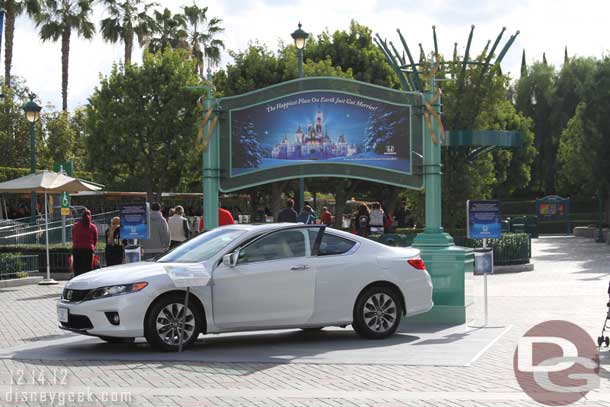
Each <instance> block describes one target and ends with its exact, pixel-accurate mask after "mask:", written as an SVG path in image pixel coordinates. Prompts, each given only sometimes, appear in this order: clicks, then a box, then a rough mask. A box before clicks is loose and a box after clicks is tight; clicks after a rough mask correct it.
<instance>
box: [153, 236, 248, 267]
mask: <svg viewBox="0 0 610 407" xmlns="http://www.w3.org/2000/svg"><path fill="white" fill-rule="evenodd" d="M243 233H244V231H243V230H238V229H230V228H229V229H225V228H218V229H214V230H211V231H209V232H205V233H204V234H202V235H199V236H197V237H196V238H194V239H192V240H189V241H188V242H186V243H184V244H182V245H180V246H178V247H176V248H175V249H174V250H172V251H171V252H169V253H168V254H166V255H165V256H163V257H161V258H160V259H159V260H158V261H159V262H161V263H198V262H202V261H206V260H208V259H209V258H210V257H212V256H214V255H215V254H216V253H218V252H219V251H220V250H222V249H223V248H225V247H227V246H228V245H229V244H230V243H231V242H233V241H235V240H236V239H237V238H239V236H241V235H242V234H243Z"/></svg>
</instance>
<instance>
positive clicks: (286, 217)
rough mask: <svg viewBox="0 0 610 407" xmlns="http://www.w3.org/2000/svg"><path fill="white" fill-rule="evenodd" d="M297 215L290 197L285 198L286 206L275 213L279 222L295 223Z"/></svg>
mask: <svg viewBox="0 0 610 407" xmlns="http://www.w3.org/2000/svg"><path fill="white" fill-rule="evenodd" d="M297 215H298V214H297V211H295V210H294V201H293V200H292V199H288V200H286V207H285V208H284V209H282V210H281V211H280V213H279V214H278V215H277V221H278V222H280V223H283V222H289V223H296V221H297Z"/></svg>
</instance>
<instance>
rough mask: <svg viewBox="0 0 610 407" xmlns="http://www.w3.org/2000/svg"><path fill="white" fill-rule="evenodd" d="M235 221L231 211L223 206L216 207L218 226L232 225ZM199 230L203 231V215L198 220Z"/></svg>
mask: <svg viewBox="0 0 610 407" xmlns="http://www.w3.org/2000/svg"><path fill="white" fill-rule="evenodd" d="M234 223H235V220H234V219H233V215H231V212H229V211H228V210H226V209H225V208H218V226H225V225H232V224H234ZM199 231H200V232H203V216H202V217H201V220H200V221H199Z"/></svg>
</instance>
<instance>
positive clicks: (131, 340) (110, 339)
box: [98, 336, 136, 343]
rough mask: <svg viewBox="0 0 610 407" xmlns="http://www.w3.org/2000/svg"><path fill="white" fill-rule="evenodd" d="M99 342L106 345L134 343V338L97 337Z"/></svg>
mask: <svg viewBox="0 0 610 407" xmlns="http://www.w3.org/2000/svg"><path fill="white" fill-rule="evenodd" d="M98 338H100V339H101V340H103V341H104V342H108V343H134V342H135V340H136V338H117V337H116V336H98Z"/></svg>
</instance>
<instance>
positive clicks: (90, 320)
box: [57, 292, 150, 338]
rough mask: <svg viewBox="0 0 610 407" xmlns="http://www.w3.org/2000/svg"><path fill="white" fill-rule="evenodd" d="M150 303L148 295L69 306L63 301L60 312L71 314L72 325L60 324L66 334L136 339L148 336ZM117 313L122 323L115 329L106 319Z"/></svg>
mask: <svg viewBox="0 0 610 407" xmlns="http://www.w3.org/2000/svg"><path fill="white" fill-rule="evenodd" d="M149 304H150V299H149V298H148V296H147V295H145V293H144V292H139V293H131V294H124V295H118V296H114V297H109V298H103V299H98V300H90V301H82V302H67V301H64V300H59V301H58V302H57V309H58V314H59V308H65V309H67V310H68V322H61V321H58V324H59V327H60V328H61V329H64V330H68V331H72V332H76V333H80V334H84V335H93V336H112V337H118V338H135V337H141V336H144V317H145V314H146V310H147V308H148V305H149ZM107 312H116V313H118V315H119V318H120V322H119V324H118V325H113V324H112V323H110V320H109V319H108V317H107V316H106V313H107Z"/></svg>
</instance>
